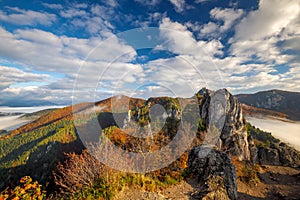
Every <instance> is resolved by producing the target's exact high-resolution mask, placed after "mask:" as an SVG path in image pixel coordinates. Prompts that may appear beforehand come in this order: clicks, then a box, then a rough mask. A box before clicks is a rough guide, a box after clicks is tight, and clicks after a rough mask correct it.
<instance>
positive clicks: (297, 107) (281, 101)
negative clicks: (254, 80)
mask: <svg viewBox="0 0 300 200" xmlns="http://www.w3.org/2000/svg"><path fill="white" fill-rule="evenodd" d="M236 97H237V98H238V100H239V101H240V102H241V103H244V104H246V105H248V106H252V107H256V108H262V109H266V110H271V111H276V112H279V113H283V116H284V115H286V117H287V118H289V119H291V120H297V121H298V120H300V93H299V92H289V91H283V90H269V91H261V92H257V93H255V94H238V95H236ZM279 113H278V114H279Z"/></svg>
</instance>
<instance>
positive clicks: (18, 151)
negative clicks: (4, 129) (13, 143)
mask: <svg viewBox="0 0 300 200" xmlns="http://www.w3.org/2000/svg"><path fill="white" fill-rule="evenodd" d="M54 134H55V131H51V132H49V133H47V134H46V135H44V136H42V137H39V138H37V139H35V140H33V141H31V142H29V143H25V144H24V145H22V146H20V147H19V148H17V149H14V150H13V151H11V152H10V153H8V154H7V155H6V156H4V157H2V158H1V159H0V163H3V162H8V161H10V160H11V159H13V158H16V157H18V156H20V155H22V154H23V153H24V151H26V150H30V149H32V148H33V147H34V146H35V145H37V144H38V143H39V142H41V141H43V140H44V139H46V138H48V137H50V136H52V135H54ZM19 137H20V136H19ZM18 139H21V138H18Z"/></svg>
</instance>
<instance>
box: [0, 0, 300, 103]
mask: <svg viewBox="0 0 300 200" xmlns="http://www.w3.org/2000/svg"><path fill="white" fill-rule="evenodd" d="M0 41H1V42H0V105H9V104H11V102H27V103H28V102H51V103H56V104H64V105H67V104H71V103H72V102H73V103H74V102H75V103H78V102H83V101H98V100H101V99H104V98H107V97H109V96H113V95H118V94H124V95H128V96H133V97H142V98H148V97H150V96H180V97H190V96H192V95H193V94H194V93H195V92H197V91H198V90H200V89H201V88H202V87H207V88H209V89H213V90H216V89H220V88H227V89H228V90H229V91H230V92H231V93H233V94H238V93H254V92H257V91H262V90H269V89H282V90H289V91H298V92H300V45H299V44H300V2H299V0H284V1H282V0H229V1H228V0H193V1H188V0H132V1H129V0H121V1H116V0H106V1H99V0H98V1H71V0H60V1H55V0H54V1H37V0H32V1H16V0H0Z"/></svg>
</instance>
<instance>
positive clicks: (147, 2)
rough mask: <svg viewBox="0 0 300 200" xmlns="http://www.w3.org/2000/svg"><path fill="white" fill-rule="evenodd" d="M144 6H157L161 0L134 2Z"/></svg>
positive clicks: (138, 0) (136, 0) (139, 0)
mask: <svg viewBox="0 0 300 200" xmlns="http://www.w3.org/2000/svg"><path fill="white" fill-rule="evenodd" d="M134 1H135V2H138V3H140V4H142V5H147V6H156V5H157V4H158V3H159V2H160V1H161V0H134Z"/></svg>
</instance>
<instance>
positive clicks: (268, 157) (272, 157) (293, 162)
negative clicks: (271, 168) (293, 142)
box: [257, 142, 300, 167]
mask: <svg viewBox="0 0 300 200" xmlns="http://www.w3.org/2000/svg"><path fill="white" fill-rule="evenodd" d="M257 161H258V163H259V164H264V165H278V166H288V167H300V152H299V151H297V150H295V149H294V148H292V147H289V146H288V145H286V144H285V143H283V142H281V143H279V144H271V145H270V147H259V148H258V151H257Z"/></svg>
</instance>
